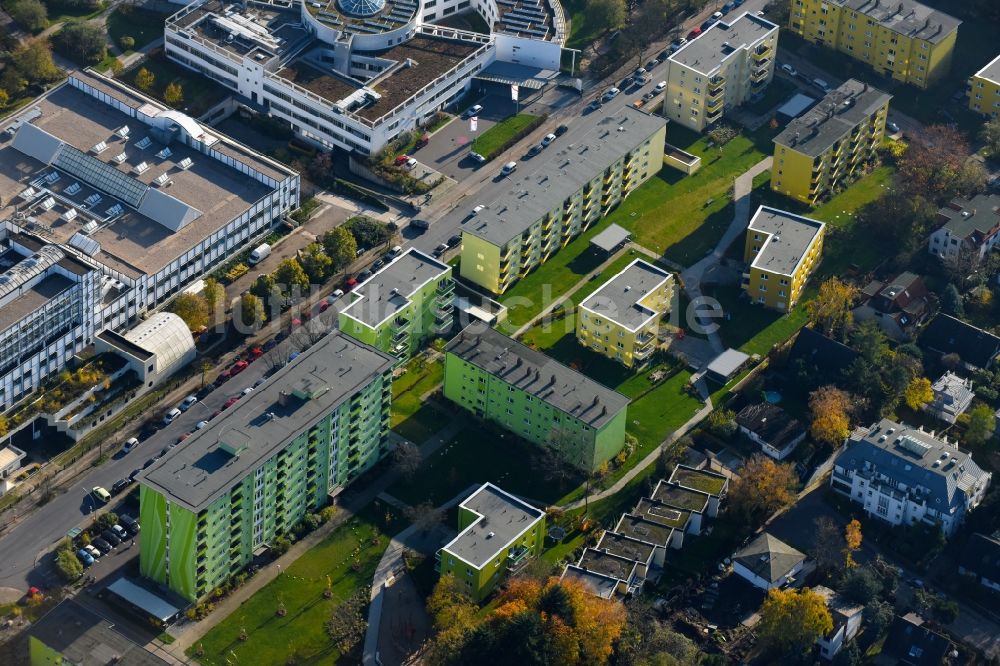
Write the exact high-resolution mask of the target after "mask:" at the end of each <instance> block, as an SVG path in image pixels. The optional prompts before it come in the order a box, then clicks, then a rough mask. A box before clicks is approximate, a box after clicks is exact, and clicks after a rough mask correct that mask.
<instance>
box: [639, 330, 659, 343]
mask: <svg viewBox="0 0 1000 666" xmlns="http://www.w3.org/2000/svg"><path fill="white" fill-rule="evenodd" d="M655 339H656V335H655V334H654V333H653V332H652V331H642V332H641V333H639V335H637V336H635V342H636V344H637V345H646V344H649V343H650V342H652V341H653V340H655Z"/></svg>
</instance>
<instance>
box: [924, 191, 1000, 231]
mask: <svg viewBox="0 0 1000 666" xmlns="http://www.w3.org/2000/svg"><path fill="white" fill-rule="evenodd" d="M938 217H939V218H940V219H941V220H943V221H944V225H942V227H943V228H944V229H947V230H948V231H950V232H951V235H953V236H956V237H958V238H961V239H963V240H964V239H966V238H969V237H970V236H973V237H974V236H976V235H978V236H979V238H976V239H975V240H976V241H977V242H982V241H983V240H985V239H986V238H987V237H989V236H991V235H992V234H993V233H994V232H995V231H996V230H997V228H998V227H1000V195H997V194H976V195H975V196H973V197H972V198H970V199H964V198H961V197H957V198H955V199H952V200H951V201H950V202H948V204H947V205H945V206H943V207H942V208H940V209H939V210H938Z"/></svg>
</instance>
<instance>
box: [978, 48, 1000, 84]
mask: <svg viewBox="0 0 1000 666" xmlns="http://www.w3.org/2000/svg"><path fill="white" fill-rule="evenodd" d="M975 75H976V76H978V77H979V78H981V79H986V80H987V81H992V82H993V83H995V84H997V85H998V86H1000V55H998V56H997V57H996V58H993V60H990V61H989V62H988V63H986V64H985V65H983V68H982V69H981V70H979V71H978V72H976V74H975Z"/></svg>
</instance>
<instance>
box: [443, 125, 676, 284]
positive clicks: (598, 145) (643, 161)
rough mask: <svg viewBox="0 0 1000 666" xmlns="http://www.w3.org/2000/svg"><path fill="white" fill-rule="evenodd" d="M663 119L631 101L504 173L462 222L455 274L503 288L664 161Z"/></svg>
mask: <svg viewBox="0 0 1000 666" xmlns="http://www.w3.org/2000/svg"><path fill="white" fill-rule="evenodd" d="M666 135H667V121H666V120H665V119H664V118H661V117H660V116H654V115H650V114H648V113H645V112H643V111H639V110H637V109H633V108H631V107H623V108H622V109H620V110H619V111H617V112H615V114H614V115H608V116H607V117H605V118H603V119H602V120H600V121H599V122H598V123H597V124H596V125H595V126H594V127H593V128H592V129H591V130H590V131H589V132H588V133H587V134H586V135H585V136H584V137H583V138H581V139H579V140H577V139H574V140H573V143H571V144H566V145H565V146H564V145H562V144H559V143H556V144H554V145H553V146H552V147H550V148H548V149H547V150H546V152H545V153H543V154H542V155H540V156H539V157H536V158H535V160H540V161H538V162H534V163H529V164H526V165H524V166H522V167H520V168H519V170H518V171H515V172H514V173H513V174H511V175H510V176H508V177H507V180H508V181H509V183H510V188H509V190H506V191H505V192H504V193H503V194H502V195H501V196H499V197H497V198H496V199H495V200H493V201H489V200H486V201H483V202H482V204H483V205H484V208H482V209H481V210H479V211H478V212H477V213H476V214H475V216H474V217H473V218H472V219H470V220H469V221H468V223H467V224H466V225H465V226H464V227H463V229H462V263H461V267H460V270H461V272H462V277H463V278H465V279H467V280H469V281H470V282H473V283H475V284H477V285H479V286H481V287H483V288H484V289H486V290H487V291H489V292H491V293H494V294H502V293H504V292H505V291H507V289H508V288H510V286H511V285H513V284H514V283H515V282H517V281H518V280H519V279H521V278H522V277H524V276H525V275H527V274H528V273H529V272H530V271H531V270H533V269H535V268H537V267H538V266H539V265H541V264H542V263H544V262H545V261H547V260H548V259H549V258H550V257H551V256H552V255H553V254H555V253H556V252H558V251H559V250H560V249H561V248H563V247H565V246H566V244H567V243H569V242H570V241H571V240H572V239H573V238H575V237H576V236H578V235H579V234H580V233H581V232H583V231H585V230H586V229H588V228H590V227H591V226H593V225H594V224H595V223H596V222H597V221H598V220H600V219H601V218H603V217H604V216H605V215H607V214H608V213H609V212H611V209H613V208H614V207H615V206H617V205H618V204H619V203H620V202H621V201H622V200H623V199H624V198H625V197H627V196H628V195H629V193H631V192H632V191H633V190H635V189H636V188H637V187H639V186H640V185H642V184H643V183H645V182H646V181H647V180H649V179H650V178H652V177H653V176H655V175H656V174H657V173H659V171H660V169H662V168H663V147H664V143H665V141H666Z"/></svg>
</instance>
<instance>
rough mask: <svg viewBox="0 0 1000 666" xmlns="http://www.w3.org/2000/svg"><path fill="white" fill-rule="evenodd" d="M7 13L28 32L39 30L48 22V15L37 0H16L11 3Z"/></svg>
mask: <svg viewBox="0 0 1000 666" xmlns="http://www.w3.org/2000/svg"><path fill="white" fill-rule="evenodd" d="M7 13H8V14H10V17H11V18H12V19H14V22H15V23H17V24H18V25H20V26H21V27H22V28H24V29H25V30H27V31H28V32H40V31H42V30H44V29H45V26H47V25H48V24H49V15H48V12H47V11H46V9H45V5H43V4H42V3H41V2H39V0H18V2H16V3H13V4H11V5H10V6H9V7H8V9H7Z"/></svg>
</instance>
